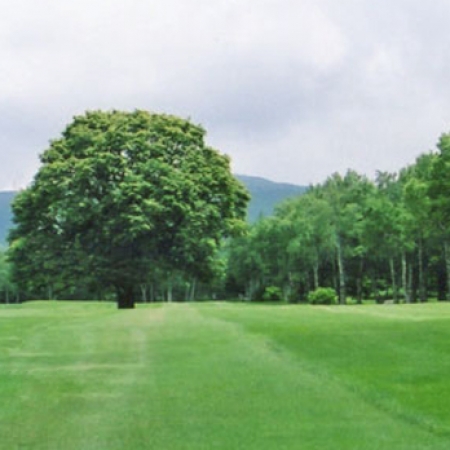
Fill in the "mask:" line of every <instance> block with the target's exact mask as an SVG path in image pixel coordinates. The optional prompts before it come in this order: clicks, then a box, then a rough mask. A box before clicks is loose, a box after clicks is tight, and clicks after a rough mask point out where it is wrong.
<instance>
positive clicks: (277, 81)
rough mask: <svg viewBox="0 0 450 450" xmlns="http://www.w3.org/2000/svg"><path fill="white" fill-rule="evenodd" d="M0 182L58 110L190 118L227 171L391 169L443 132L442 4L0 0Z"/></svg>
mask: <svg viewBox="0 0 450 450" xmlns="http://www.w3.org/2000/svg"><path fill="white" fill-rule="evenodd" d="M0 8H1V11H2V14H1V15H0V57H1V59H0V113H1V114H0V189H3V190H4V189H17V188H21V187H24V186H26V185H27V184H28V183H29V182H30V181H31V179H32V177H33V175H34V173H35V172H36V170H37V168H38V165H39V162H38V155H39V154H40V153H41V152H42V151H43V150H44V149H45V148H46V147H47V146H48V142H49V140H50V139H54V138H57V137H58V136H59V134H60V133H61V131H62V130H63V129H64V127H65V125H66V124H67V123H69V122H70V121H71V119H72V117H73V116H74V115H77V114H82V113H83V112H84V111H86V110H89V109H125V110H133V109H136V108H138V109H147V110H150V111H154V112H164V113H170V114H175V115H179V116H181V117H186V118H187V117H190V118H191V120H192V121H193V122H195V123H200V124H202V125H203V126H204V127H205V128H206V130H207V132H208V143H209V144H210V145H212V146H213V147H215V148H217V149H219V150H220V151H221V152H223V153H227V154H228V155H230V156H231V157H232V160H233V170H234V171H235V172H236V173H242V174H247V175H257V176H263V177H266V178H269V179H272V180H275V181H285V182H291V183H296V184H302V185H305V184H309V183H317V182H321V181H323V180H324V179H325V178H326V177H327V176H328V175H330V174H331V173H333V172H335V171H338V172H345V170H346V169H348V168H352V169H355V170H357V171H359V172H362V173H365V174H367V175H369V176H373V175H374V174H375V171H376V170H377V169H379V170H388V171H397V170H399V169H401V168H402V167H404V166H406V165H407V164H411V163H413V162H414V160H415V158H416V157H417V156H418V155H419V154H421V153H423V152H427V151H429V150H432V149H434V148H435V144H436V142H437V140H438V138H439V136H440V135H441V134H442V133H443V132H448V131H450V83H449V73H450V32H449V31H448V22H449V20H450V1H448V0H433V1H432V2H424V1H419V0H390V1H388V0H377V1H373V0H339V1H336V0H258V1H257V0H212V1H211V0H164V1H162V0H160V1H156V0H128V1H127V2H125V1H123V0H121V1H118V0H97V1H95V2H92V1H87V0H77V1H74V0H72V1H70V0H63V1H61V0H59V1H57V0H41V1H39V2H36V1H34V0H14V1H9V0H8V1H7V0H0Z"/></svg>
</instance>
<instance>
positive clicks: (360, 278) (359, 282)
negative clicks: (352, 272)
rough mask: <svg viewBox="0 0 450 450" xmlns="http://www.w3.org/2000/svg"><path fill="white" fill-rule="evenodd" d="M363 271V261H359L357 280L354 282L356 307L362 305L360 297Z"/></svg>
mask: <svg viewBox="0 0 450 450" xmlns="http://www.w3.org/2000/svg"><path fill="white" fill-rule="evenodd" d="M363 270H364V259H363V258H360V259H359V273H358V279H357V280H356V302H357V303H358V305H362V300H363V299H362V297H363V286H362V284H363V283H362V281H363Z"/></svg>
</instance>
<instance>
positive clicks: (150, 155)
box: [11, 111, 249, 292]
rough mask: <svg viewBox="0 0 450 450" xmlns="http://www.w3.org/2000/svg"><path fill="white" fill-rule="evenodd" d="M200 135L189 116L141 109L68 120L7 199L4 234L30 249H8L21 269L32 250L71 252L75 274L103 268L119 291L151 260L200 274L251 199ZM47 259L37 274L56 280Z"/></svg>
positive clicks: (49, 254) (141, 275) (55, 255)
mask: <svg viewBox="0 0 450 450" xmlns="http://www.w3.org/2000/svg"><path fill="white" fill-rule="evenodd" d="M204 136H205V131H204V130H203V128H201V127H199V126H197V125H194V124H192V123H191V122H189V121H186V120H183V119H180V118H177V117H173V116H167V115H157V114H151V113H148V112H145V111H134V112H131V113H127V112H120V111H111V112H103V111H93V112H88V113H86V114H85V115H83V116H78V117H75V118H74V120H73V122H72V123H71V124H69V125H68V126H67V128H66V129H65V130H64V132H63V134H62V138H61V139H58V140H55V141H52V143H51V145H50V148H49V149H47V150H46V151H45V152H44V153H43V154H42V157H41V161H42V163H43V165H42V167H41V168H40V170H39V172H38V173H37V174H36V177H35V179H34V182H33V184H32V185H31V186H30V188H29V189H27V190H25V191H24V192H23V193H22V194H21V195H20V196H19V197H18V198H17V200H16V202H15V205H14V214H15V221H16V224H17V226H16V230H15V231H14V232H13V233H12V238H11V239H12V240H14V239H18V238H21V239H23V240H24V241H25V245H26V246H28V245H29V246H30V250H31V251H32V255H31V257H30V258H29V259H23V258H21V257H19V254H18V253H16V252H15V251H14V250H12V258H13V259H15V262H16V263H17V264H18V265H19V266H21V267H22V269H24V270H25V272H28V273H29V275H30V276H31V277H33V276H34V275H33V274H34V272H33V271H32V270H28V271H27V270H26V269H25V268H26V265H27V264H31V261H32V260H33V258H34V257H35V256H36V254H38V253H39V254H41V253H42V254H44V253H45V258H46V259H49V260H52V259H55V260H59V259H61V258H64V259H67V260H70V259H71V258H75V257H76V259H77V260H80V259H81V260H82V261H83V263H82V264H81V266H82V272H83V273H85V274H86V275H87V274H92V273H101V274H102V282H103V283H106V284H107V285H109V286H113V287H119V286H118V285H119V284H120V289H118V290H120V291H121V292H124V291H128V292H129V291H130V289H128V288H124V287H123V285H124V284H127V285H128V286H133V285H135V284H137V283H139V282H144V281H145V278H146V276H147V273H148V272H149V271H150V264H151V265H152V267H153V266H154V265H155V264H156V265H160V266H161V267H170V268H171V270H174V271H178V272H182V273H186V275H187V276H190V277H192V276H196V275H197V273H201V274H202V275H204V274H205V273H207V272H208V270H206V269H205V268H204V267H201V266H202V265H204V266H205V265H206V266H208V265H209V264H212V259H213V256H214V254H215V253H216V251H217V244H218V243H219V242H220V240H221V239H222V238H223V237H225V236H228V235H230V234H233V233H237V232H240V230H241V229H242V227H243V226H244V223H245V213H246V207H247V203H248V200H249V196H248V193H247V192H246V190H245V189H244V187H243V186H242V185H241V184H240V183H239V182H238V181H237V180H236V179H235V178H234V177H233V176H232V174H231V172H230V164H229V163H230V161H229V158H228V157H226V156H224V155H221V154H220V153H219V152H217V151H216V150H214V149H212V148H209V147H207V146H206V145H205V143H204ZM75 243H76V245H75ZM75 247H76V248H75ZM38 248H39V249H45V250H38ZM192 254H195V255H196V261H195V264H194V263H193V262H192V261H191V255H192ZM150 261H151V263H150ZM50 266H51V264H50ZM50 266H49V265H44V264H43V265H42V267H43V272H44V273H47V274H48V275H49V276H50V273H51V276H52V277H54V276H55V272H56V269H57V268H56V267H51V270H50ZM62 276H64V278H66V279H67V282H68V283H76V282H77V280H75V279H74V278H73V277H72V276H71V274H70V273H65V274H64V275H62ZM80 276H81V279H82V277H83V276H84V275H83V274H81V275H80Z"/></svg>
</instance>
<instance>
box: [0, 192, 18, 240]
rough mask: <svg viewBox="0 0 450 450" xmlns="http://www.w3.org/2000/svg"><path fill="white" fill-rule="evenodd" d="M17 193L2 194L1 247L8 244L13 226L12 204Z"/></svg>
mask: <svg viewBox="0 0 450 450" xmlns="http://www.w3.org/2000/svg"><path fill="white" fill-rule="evenodd" d="M15 195H16V192H12V191H8V192H0V246H2V245H3V244H5V243H6V236H7V234H8V230H9V228H10V227H11V225H12V222H11V217H12V211H11V202H12V200H13V198H14V196H15Z"/></svg>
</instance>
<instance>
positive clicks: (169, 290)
mask: <svg viewBox="0 0 450 450" xmlns="http://www.w3.org/2000/svg"><path fill="white" fill-rule="evenodd" d="M167 301H168V302H169V303H172V301H173V285H172V280H171V279H169V282H168V284H167Z"/></svg>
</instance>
